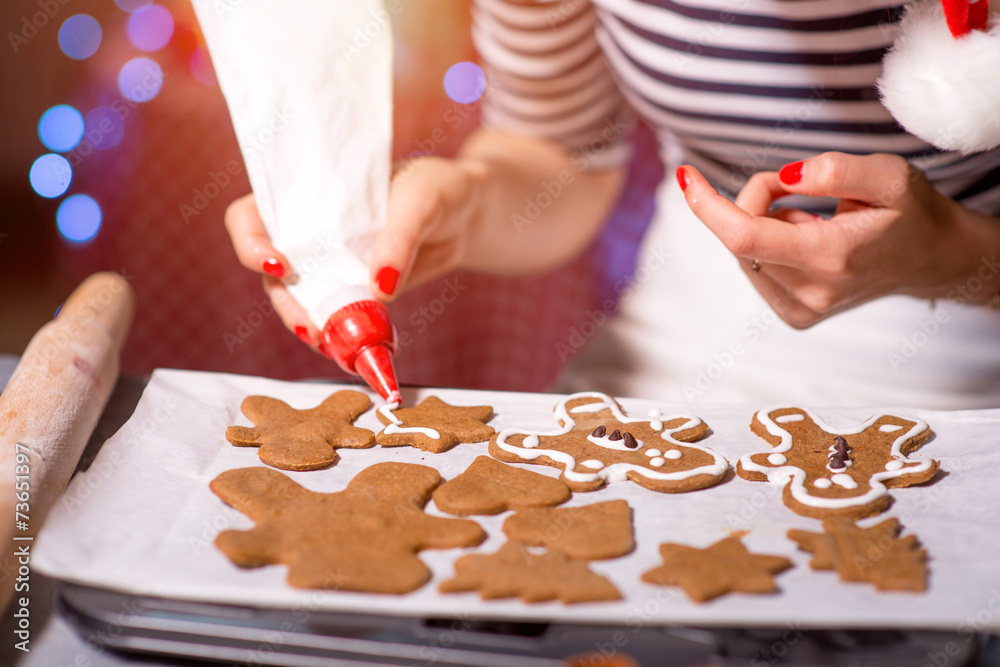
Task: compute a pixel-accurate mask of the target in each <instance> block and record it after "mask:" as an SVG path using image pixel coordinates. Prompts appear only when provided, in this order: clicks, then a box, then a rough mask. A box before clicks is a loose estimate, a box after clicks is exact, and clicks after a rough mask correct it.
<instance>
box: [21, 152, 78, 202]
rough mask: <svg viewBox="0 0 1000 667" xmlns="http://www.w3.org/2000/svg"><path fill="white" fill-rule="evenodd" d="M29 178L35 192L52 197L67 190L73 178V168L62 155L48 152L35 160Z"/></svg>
mask: <svg viewBox="0 0 1000 667" xmlns="http://www.w3.org/2000/svg"><path fill="white" fill-rule="evenodd" d="M28 178H29V179H30V180H31V187H32V188H33V189H34V190H35V192H37V193H38V194H40V195H41V196H43V197H48V198H49V199H52V198H53V197H58V196H59V195H61V194H62V193H64V192H66V189H67V188H68V187H69V183H70V181H72V180H73V168H72V167H70V166H69V162H68V161H67V160H66V158H64V157H63V156H62V155H56V154H55V153H48V154H46V155H43V156H42V157H40V158H38V159H37V160H35V162H34V164H32V165H31V172H30V173H29V174H28Z"/></svg>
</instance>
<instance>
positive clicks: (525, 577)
mask: <svg viewBox="0 0 1000 667" xmlns="http://www.w3.org/2000/svg"><path fill="white" fill-rule="evenodd" d="M439 589H440V591H441V592H442V593H465V592H470V591H479V595H480V596H481V597H482V598H483V599H484V600H495V599H499V598H512V597H519V598H521V599H522V600H523V601H525V602H547V601H549V600H560V601H561V602H563V603H564V604H574V603H578V602H601V601H605V600H620V599H621V597H622V596H621V593H619V592H618V589H617V588H615V585H614V584H612V583H611V582H610V581H609V580H608V579H607V578H606V577H602V576H601V575H599V574H596V573H594V572H593V571H592V570H591V569H590V568H589V567H588V566H587V563H586V562H585V561H580V560H574V559H572V558H569V557H568V556H566V554H564V553H561V552H559V551H554V550H549V551H545V552H543V553H533V552H532V551H530V550H529V549H528V547H526V546H525V545H523V544H521V543H520V542H516V541H510V542H507V543H506V544H504V545H503V546H502V547H500V549H499V551H497V552H496V553H493V554H469V555H467V556H462V557H461V558H459V559H458V560H457V561H455V577H454V578H452V579H448V580H447V581H443V582H441V584H440V586H439Z"/></svg>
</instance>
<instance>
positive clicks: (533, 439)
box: [521, 435, 538, 449]
mask: <svg viewBox="0 0 1000 667" xmlns="http://www.w3.org/2000/svg"><path fill="white" fill-rule="evenodd" d="M521 446H522V447H528V448H530V449H534V448H535V447H537V446H538V436H537V435H526V436H524V440H522V441H521Z"/></svg>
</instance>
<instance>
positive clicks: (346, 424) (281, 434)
mask: <svg viewBox="0 0 1000 667" xmlns="http://www.w3.org/2000/svg"><path fill="white" fill-rule="evenodd" d="M370 406H371V400H370V399H369V398H368V396H366V395H365V394H362V393H361V392H360V391H352V390H349V389H346V390H344V391H338V392H337V393H335V394H333V395H332V396H329V397H327V398H326V400H324V401H323V402H322V403H320V404H319V405H318V406H316V407H315V408H311V409H309V410H296V409H295V408H293V407H291V406H290V405H288V404H287V403H285V402H284V401H279V400H278V399H276V398H270V397H267V396H247V397H246V398H245V399H244V400H243V405H242V406H241V408H242V410H243V414H245V415H246V416H247V417H248V418H249V419H250V421H252V422H253V423H254V424H255V426H230V427H229V428H227V429H226V440H228V441H229V442H231V443H232V444H234V445H236V446H237V447H259V448H260V449H258V450H257V456H259V457H260V460H261V461H263V462H264V463H266V464H267V465H269V466H274V467H275V468H281V469H283V470H318V469H319V468H326V467H327V466H330V465H333V463H334V462H335V461H336V460H337V449H338V448H340V447H349V448H352V449H364V448H366V447H372V446H373V445H374V444H375V434H374V433H372V432H371V431H369V430H368V429H366V428H358V427H356V426H353V425H352V424H353V422H354V420H355V419H357V418H358V416H359V415H360V414H361V413H362V412H364V411H365V410H367V409H368V408H369V407H370Z"/></svg>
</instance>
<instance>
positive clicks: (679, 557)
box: [642, 533, 792, 602]
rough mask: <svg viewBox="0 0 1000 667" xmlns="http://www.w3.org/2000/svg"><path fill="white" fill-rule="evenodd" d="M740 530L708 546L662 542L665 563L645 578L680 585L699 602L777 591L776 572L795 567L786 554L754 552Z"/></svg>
mask: <svg viewBox="0 0 1000 667" xmlns="http://www.w3.org/2000/svg"><path fill="white" fill-rule="evenodd" d="M740 536H741V534H740V533H736V534H733V535H730V536H729V537H726V538H724V539H722V540H719V541H718V542H716V543H715V544H713V545H711V546H709V547H706V548H704V549H696V548H694V547H689V546H686V545H683V544H673V543H669V542H668V543H664V544H661V545H660V555H661V556H662V557H663V565H661V566H659V567H656V568H653V569H652V570H649V571H648V572H645V573H643V575H642V580H643V581H645V582H646V583H649V584H658V585H660V586H680V587H681V588H682V589H684V592H685V593H687V595H688V597H689V598H691V599H692V600H694V601H695V602H706V601H708V600H711V599H712V598H716V597H719V596H720V595H724V594H726V593H774V592H776V591H777V590H778V587H777V585H775V583H774V575H776V574H779V573H781V572H784V571H785V570H787V569H789V568H790V567H792V561H790V560H788V559H787V558H784V557H782V556H768V555H763V554H752V553H750V552H749V551H747V548H746V547H745V546H743V542H741V541H740Z"/></svg>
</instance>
